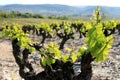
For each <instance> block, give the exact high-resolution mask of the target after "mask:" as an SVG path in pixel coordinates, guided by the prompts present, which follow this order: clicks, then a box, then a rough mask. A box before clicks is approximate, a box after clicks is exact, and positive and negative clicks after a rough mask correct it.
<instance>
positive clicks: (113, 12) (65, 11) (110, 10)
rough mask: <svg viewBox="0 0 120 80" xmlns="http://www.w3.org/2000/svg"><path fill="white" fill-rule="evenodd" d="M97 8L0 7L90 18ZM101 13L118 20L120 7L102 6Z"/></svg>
mask: <svg viewBox="0 0 120 80" xmlns="http://www.w3.org/2000/svg"><path fill="white" fill-rule="evenodd" d="M96 7H97V6H69V5H61V4H32V5H31V4H9V5H0V10H3V11H19V12H22V13H26V12H28V13H33V14H42V15H47V16H51V15H67V16H68V15H78V16H90V15H91V14H92V13H93V10H94V9H95V8H96ZM101 12H102V13H105V14H106V15H107V16H108V17H115V18H118V17H119V16H120V14H119V13H120V7H108V6H101Z"/></svg>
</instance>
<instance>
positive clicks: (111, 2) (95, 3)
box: [0, 0, 120, 6]
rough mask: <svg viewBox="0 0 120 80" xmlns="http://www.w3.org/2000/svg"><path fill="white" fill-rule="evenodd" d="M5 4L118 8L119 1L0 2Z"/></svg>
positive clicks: (27, 0) (20, 0) (25, 0)
mask: <svg viewBox="0 0 120 80" xmlns="http://www.w3.org/2000/svg"><path fill="white" fill-rule="evenodd" d="M6 4H67V5H77V6H81V5H82V6H84V5H102V6H120V0H0V5H6Z"/></svg>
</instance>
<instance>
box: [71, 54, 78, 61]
mask: <svg viewBox="0 0 120 80" xmlns="http://www.w3.org/2000/svg"><path fill="white" fill-rule="evenodd" d="M71 59H72V62H75V61H76V59H77V54H76V53H72V55H71Z"/></svg>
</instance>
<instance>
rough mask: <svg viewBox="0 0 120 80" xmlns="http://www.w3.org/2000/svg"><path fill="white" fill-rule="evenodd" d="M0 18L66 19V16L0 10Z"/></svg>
mask: <svg viewBox="0 0 120 80" xmlns="http://www.w3.org/2000/svg"><path fill="white" fill-rule="evenodd" d="M0 18H42V19H43V18H48V19H60V20H68V19H69V18H68V17H67V16H43V15H41V14H32V13H21V12H19V11H11V12H6V11H2V10H0Z"/></svg>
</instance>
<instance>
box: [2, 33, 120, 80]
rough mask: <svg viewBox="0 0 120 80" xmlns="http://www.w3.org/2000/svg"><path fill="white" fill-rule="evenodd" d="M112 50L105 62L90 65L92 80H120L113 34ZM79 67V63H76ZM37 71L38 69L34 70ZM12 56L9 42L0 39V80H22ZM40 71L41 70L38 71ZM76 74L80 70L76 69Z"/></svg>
mask: <svg viewBox="0 0 120 80" xmlns="http://www.w3.org/2000/svg"><path fill="white" fill-rule="evenodd" d="M114 38H115V40H114V44H113V48H112V49H110V54H109V55H108V58H107V60H106V61H105V62H99V63H95V62H94V63H92V64H93V77H92V80H120V35H117V33H116V34H114ZM76 64H77V65H79V63H76ZM36 69H38V68H36ZM18 70H19V69H18V66H17V64H16V63H15V60H14V57H13V55H12V47H11V41H10V40H6V39H0V80H22V79H21V78H20V77H19V71H18ZM40 70H42V69H40ZM75 70H77V72H80V70H79V69H78V68H77V67H76V69H75Z"/></svg>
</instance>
